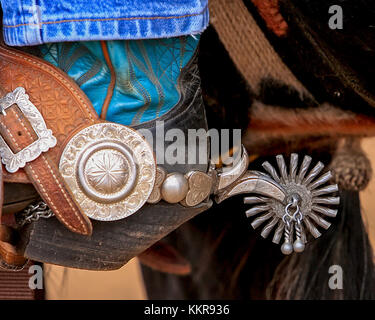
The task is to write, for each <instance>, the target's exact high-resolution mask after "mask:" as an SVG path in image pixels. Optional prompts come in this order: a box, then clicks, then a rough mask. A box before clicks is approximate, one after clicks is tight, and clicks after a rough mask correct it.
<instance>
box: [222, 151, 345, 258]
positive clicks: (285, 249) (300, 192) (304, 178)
mask: <svg viewBox="0 0 375 320" xmlns="http://www.w3.org/2000/svg"><path fill="white" fill-rule="evenodd" d="M276 159H277V164H278V167H279V172H280V176H279V174H278V173H277V171H276V169H275V168H274V167H273V166H272V165H271V164H270V163H269V162H264V163H263V168H264V169H265V170H266V171H267V173H268V174H264V173H261V172H258V171H247V172H246V173H245V174H244V175H243V176H242V177H241V178H240V179H239V180H237V181H236V182H235V183H233V185H231V186H230V187H229V188H227V189H224V190H222V191H220V192H218V193H217V198H216V200H217V202H218V203H220V202H221V201H223V200H225V199H227V198H229V197H231V196H234V195H237V194H243V193H253V194H258V195H257V196H249V197H245V199H244V202H245V203H246V204H251V205H253V206H252V208H250V209H249V210H247V211H246V215H247V217H255V216H257V215H259V214H261V215H260V216H258V217H256V218H255V219H254V220H253V221H252V223H251V225H252V227H253V228H254V229H256V228H258V227H260V226H261V225H262V224H263V223H266V225H265V226H264V227H263V229H262V232H261V235H262V237H264V238H267V237H268V236H269V235H270V233H271V231H272V230H274V229H275V228H276V229H275V231H274V236H273V239H272V241H273V242H274V243H276V244H278V243H280V241H281V239H282V238H283V240H284V241H283V244H282V246H281V251H282V253H284V254H287V255H288V254H291V253H292V252H293V251H294V252H302V251H304V249H305V244H306V242H307V240H306V231H308V232H309V233H311V234H312V235H313V236H314V237H315V238H318V237H320V236H321V233H320V232H319V230H318V229H317V227H316V226H319V227H321V228H323V229H328V228H329V227H330V225H331V224H330V223H329V222H328V221H326V220H325V219H324V218H323V216H325V217H330V218H333V217H335V216H336V214H337V210H336V209H334V208H333V207H334V206H337V205H338V204H339V203H340V198H339V197H337V196H329V195H330V194H333V193H336V192H337V191H338V186H337V185H326V186H324V185H325V184H327V183H328V182H329V180H330V179H331V178H332V174H331V172H329V171H328V172H326V173H324V174H323V175H321V176H319V174H320V173H321V171H322V170H323V168H324V165H323V164H322V163H321V162H318V163H317V164H316V165H315V167H313V169H311V171H310V172H308V171H309V167H310V164H311V157H309V156H305V157H304V159H303V162H302V164H301V168H300V170H299V172H298V173H297V166H298V155H297V154H292V155H291V159H290V167H289V172H288V171H287V167H286V164H285V161H284V158H283V156H282V155H278V156H277V157H276ZM318 176H319V177H318Z"/></svg>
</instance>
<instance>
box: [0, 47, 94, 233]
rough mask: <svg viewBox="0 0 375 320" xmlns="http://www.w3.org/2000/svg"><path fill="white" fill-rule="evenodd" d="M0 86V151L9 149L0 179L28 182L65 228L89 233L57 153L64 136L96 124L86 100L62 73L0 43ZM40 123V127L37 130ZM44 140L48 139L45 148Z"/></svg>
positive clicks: (89, 225)
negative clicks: (47, 144) (1, 112)
mask: <svg viewBox="0 0 375 320" xmlns="http://www.w3.org/2000/svg"><path fill="white" fill-rule="evenodd" d="M0 88H1V91H3V92H0V93H1V96H3V97H4V93H8V95H6V96H5V97H4V98H2V99H1V106H2V108H3V109H4V106H6V107H7V108H6V110H3V114H1V115H0V135H1V137H2V139H0V140H2V141H0V142H2V145H1V147H2V150H4V149H7V148H8V147H9V150H8V151H9V152H8V153H9V159H8V158H6V157H5V159H4V155H3V159H2V160H3V163H4V162H5V161H8V163H7V165H6V168H7V169H8V170H4V171H3V173H4V181H5V182H23V183H28V182H31V183H32V184H33V185H34V187H35V188H36V190H38V192H39V194H40V196H41V197H42V199H43V200H44V201H45V202H46V203H47V205H48V206H49V207H50V208H51V209H52V210H53V212H54V213H55V215H56V217H57V218H58V219H59V220H60V221H61V222H62V223H63V224H64V225H65V226H66V227H67V228H69V229H70V230H71V231H73V232H76V233H80V234H83V235H90V234H91V232H92V226H91V222H90V220H89V219H88V217H87V216H86V215H84V214H83V213H82V211H81V209H80V206H79V204H78V203H77V201H76V200H75V199H74V197H73V196H72V194H71V191H70V190H69V188H67V187H66V185H65V181H64V179H63V178H62V176H61V174H60V172H59V169H58V162H59V159H60V155H61V152H62V150H63V148H64V146H65V145H66V143H67V142H68V141H69V140H70V137H72V136H73V135H74V134H75V132H77V131H80V130H82V129H83V128H85V127H87V126H90V125H93V124H95V123H98V122H100V120H99V119H98V116H97V114H96V113H95V110H94V108H93V107H92V105H91V103H90V101H89V100H88V99H87V97H86V96H85V94H84V93H83V92H82V91H81V89H80V88H79V87H78V86H77V85H76V84H75V83H74V82H73V81H72V80H71V79H70V78H69V77H68V76H67V75H65V74H64V73H63V72H62V71H60V70H58V69H57V68H55V67H53V66H52V65H50V64H49V63H47V62H45V61H43V60H41V59H38V58H36V57H33V56H31V55H28V54H25V53H23V52H19V51H15V50H13V49H12V50H9V49H8V48H6V47H4V46H2V45H1V46H0ZM12 99H13V100H12ZM17 99H18V100H19V102H17ZM28 99H29V100H28ZM25 101H26V104H27V103H28V104H29V105H27V108H28V107H30V108H29V109H30V110H32V108H33V107H34V106H35V107H36V110H37V111H39V113H40V115H41V119H36V118H37V116H36V115H35V114H36V113H37V112H36V113H35V112H34V113H33V112H31V114H30V112H25V110H22V109H23V108H22V107H21V105H22V104H25ZM12 102H14V103H13V104H12ZM7 103H8V104H11V105H6V104H7ZM43 126H44V127H45V129H46V130H44V131H43V128H42V130H41V129H40V128H41V127H43ZM40 130H41V132H39V131H40ZM48 131H51V135H50V137H49V140H48V139H47V138H46V137H45V136H46V135H48ZM41 136H42V138H43V139H44V140H43V139H42V138H41ZM54 139H55V140H54ZM38 140H40V141H39V142H38ZM41 140H43V141H41ZM46 141H49V142H50V143H51V145H50V146H49V147H47V148H46V146H45V144H46V143H45V142H46ZM53 141H55V143H53ZM38 143H39V145H38ZM53 144H55V146H52V145H53ZM38 148H40V149H41V150H37V151H38V152H39V153H40V154H39V155H34V156H33V153H35V152H36V149H38ZM48 148H49V149H48ZM45 149H47V150H45ZM43 151H44V152H43ZM21 153H22V154H21ZM27 157H31V158H30V159H27ZM25 158H26V159H25ZM33 158H34V159H33ZM20 161H21V162H22V161H24V162H26V163H25V164H22V163H21V164H20V165H19V166H20V167H21V168H22V167H23V169H24V170H22V169H19V170H18V168H17V166H15V163H16V164H17V162H20ZM9 171H10V172H9Z"/></svg>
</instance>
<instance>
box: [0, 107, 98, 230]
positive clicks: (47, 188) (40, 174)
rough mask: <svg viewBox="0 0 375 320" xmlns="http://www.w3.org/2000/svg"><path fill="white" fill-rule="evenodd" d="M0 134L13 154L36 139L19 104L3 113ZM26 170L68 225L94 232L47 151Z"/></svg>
mask: <svg viewBox="0 0 375 320" xmlns="http://www.w3.org/2000/svg"><path fill="white" fill-rule="evenodd" d="M0 134H1V135H2V137H3V138H4V140H5V141H6V142H7V143H8V145H9V146H10V147H11V148H12V149H13V152H14V153H17V152H19V151H21V150H22V149H24V148H25V147H27V146H28V145H30V144H31V143H33V142H34V141H35V140H36V138H37V137H35V132H34V130H33V129H32V127H31V126H30V124H29V122H28V121H27V119H26V118H25V117H24V116H23V114H22V112H20V111H19V110H18V108H17V107H16V106H12V107H11V108H9V109H7V114H6V116H4V115H1V116H0ZM24 170H25V171H26V173H27V175H28V177H29V178H30V179H31V181H32V183H33V185H34V187H35V189H36V190H37V191H38V192H39V195H40V196H41V197H42V199H43V200H44V201H45V202H46V203H47V205H48V206H49V208H50V209H51V210H52V211H53V213H54V214H55V216H56V217H57V218H58V219H59V220H60V221H61V222H62V223H63V224H64V225H65V226H66V227H68V228H69V229H70V230H71V231H73V232H76V233H81V234H84V235H89V234H91V232H92V227H91V222H90V221H89V219H88V218H87V217H86V216H85V215H84V214H82V213H81V212H80V208H79V207H78V204H77V203H75V201H74V200H73V197H72V196H71V195H70V191H69V190H68V189H67V188H66V187H65V185H64V180H63V178H62V177H61V175H60V173H59V170H58V168H57V166H56V165H55V164H54V162H53V160H52V159H51V157H50V156H49V154H48V152H47V153H42V154H41V155H40V156H39V157H38V158H37V159H35V160H34V161H32V162H29V163H26V166H25V169H24Z"/></svg>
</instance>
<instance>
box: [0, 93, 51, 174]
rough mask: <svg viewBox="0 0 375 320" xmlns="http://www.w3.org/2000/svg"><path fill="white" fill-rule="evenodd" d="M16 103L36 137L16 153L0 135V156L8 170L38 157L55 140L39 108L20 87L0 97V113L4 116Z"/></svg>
mask: <svg viewBox="0 0 375 320" xmlns="http://www.w3.org/2000/svg"><path fill="white" fill-rule="evenodd" d="M14 104H16V105H17V106H18V107H19V108H20V110H21V111H22V113H23V114H24V115H25V116H26V118H27V119H28V120H29V122H30V124H31V126H32V127H33V129H34V131H35V133H36V135H37V136H38V139H37V140H36V141H34V142H33V143H32V144H30V145H29V146H27V147H25V148H24V149H22V150H21V151H19V152H17V153H16V154H15V153H13V151H12V150H11V149H10V148H9V146H8V144H7V143H6V142H5V140H4V139H3V137H2V136H1V135H0V156H1V161H2V163H3V164H4V165H5V168H6V170H7V171H8V172H10V173H14V172H17V171H18V169H19V168H23V167H24V166H25V165H26V163H27V162H31V161H33V160H35V159H36V158H38V157H39V156H40V155H41V153H42V152H46V151H48V150H49V149H50V148H53V147H54V146H56V143H57V140H56V138H55V137H54V136H53V135H52V130H50V129H47V126H46V123H45V122H44V119H43V116H42V115H41V113H40V112H39V110H38V109H37V108H36V107H35V106H34V105H33V104H32V103H31V101H30V100H29V96H28V95H27V94H26V92H25V89H24V88H22V87H19V88H16V89H15V90H14V91H13V92H10V93H8V94H7V95H6V96H5V97H4V98H2V99H0V113H2V114H3V115H4V116H6V112H5V110H6V109H8V108H9V107H11V106H12V105H14Z"/></svg>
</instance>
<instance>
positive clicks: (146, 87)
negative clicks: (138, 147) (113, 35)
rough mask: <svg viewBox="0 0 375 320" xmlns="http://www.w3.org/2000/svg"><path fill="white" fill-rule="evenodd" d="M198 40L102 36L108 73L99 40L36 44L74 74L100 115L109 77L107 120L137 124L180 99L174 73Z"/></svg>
mask: <svg viewBox="0 0 375 320" xmlns="http://www.w3.org/2000/svg"><path fill="white" fill-rule="evenodd" d="M198 42H199V40H198V37H193V36H183V37H175V38H168V39H154V40H134V41H106V42H105V43H106V47H107V52H108V55H109V58H110V62H111V63H112V65H113V70H114V75H112V77H111V70H110V67H109V65H108V63H107V61H106V59H105V56H104V51H103V48H102V45H103V43H101V42H100V41H88V42H63V43H53V44H45V45H41V46H40V49H41V52H42V55H43V57H44V59H45V60H47V61H48V62H50V63H52V64H53V65H55V66H56V67H58V68H60V69H62V70H63V71H64V72H66V73H67V74H68V75H69V76H70V77H71V78H72V79H73V80H75V82H76V83H77V84H78V85H79V86H80V87H81V89H82V90H83V91H84V92H85V94H86V95H87V96H88V98H89V99H90V100H91V102H92V104H93V105H94V108H95V110H96V112H97V113H98V114H99V115H100V114H101V112H102V107H103V104H104V100H105V98H106V96H107V92H108V88H109V87H110V83H111V78H112V79H113V80H114V81H115V87H114V90H113V94H112V98H111V100H110V103H109V107H108V111H107V112H106V120H108V121H112V122H117V123H121V124H124V125H136V124H139V123H142V122H145V121H149V120H153V119H155V118H158V117H160V116H161V115H163V114H165V113H166V112H167V111H169V110H171V109H172V108H173V107H174V106H175V105H176V104H177V103H178V102H179V100H180V91H179V84H178V78H179V76H180V73H181V70H182V69H183V68H184V67H185V66H186V65H187V63H188V62H189V61H190V60H191V59H192V57H193V56H194V54H195V51H196V49H197V46H198Z"/></svg>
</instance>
